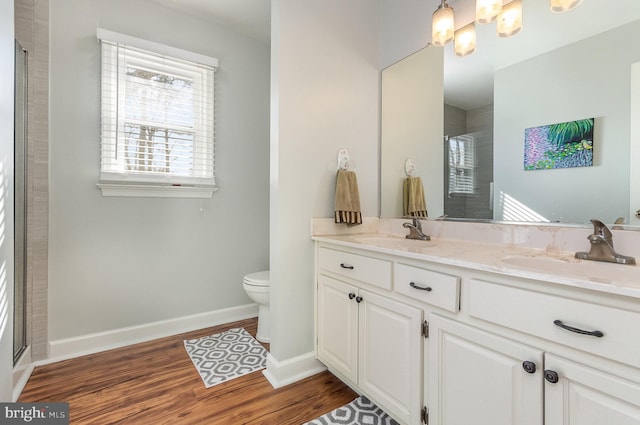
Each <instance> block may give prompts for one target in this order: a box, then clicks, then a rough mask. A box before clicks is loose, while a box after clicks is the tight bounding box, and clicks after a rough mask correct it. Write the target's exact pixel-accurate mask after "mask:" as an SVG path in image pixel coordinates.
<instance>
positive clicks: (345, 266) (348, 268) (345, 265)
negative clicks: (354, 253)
mask: <svg viewBox="0 0 640 425" xmlns="http://www.w3.org/2000/svg"><path fill="white" fill-rule="evenodd" d="M340 267H342V268H343V269H347V270H353V266H350V265H348V264H345V263H340Z"/></svg>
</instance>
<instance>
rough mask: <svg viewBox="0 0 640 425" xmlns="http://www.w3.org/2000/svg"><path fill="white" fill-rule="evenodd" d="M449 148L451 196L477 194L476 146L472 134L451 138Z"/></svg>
mask: <svg viewBox="0 0 640 425" xmlns="http://www.w3.org/2000/svg"><path fill="white" fill-rule="evenodd" d="M448 147H449V194H454V193H462V194H473V193H475V185H476V146H475V139H474V137H473V135H471V134H465V135H461V136H455V137H450V138H449V139H448Z"/></svg>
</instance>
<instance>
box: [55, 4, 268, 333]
mask: <svg viewBox="0 0 640 425" xmlns="http://www.w3.org/2000/svg"><path fill="white" fill-rule="evenodd" d="M97 27H102V28H105V29H109V30H113V31H116V32H121V33H125V34H129V35H132V36H134V37H139V38H143V39H148V40H151V41H154V42H158V43H164V44H167V45H170V46H174V47H178V48H181V49H185V50H191V51H194V52H197V53H201V54H205V55H210V56H213V57H216V58H218V60H219V61H220V69H219V70H218V72H217V73H216V96H217V101H216V111H217V114H216V150H215V152H216V177H217V183H218V185H219V187H220V189H219V190H218V192H216V193H215V194H214V195H213V198H212V199H207V200H197V199H176V198H173V199H171V198H165V199H154V198H105V197H102V195H101V193H100V191H99V190H98V188H97V187H96V183H97V181H98V174H99V165H98V164H99V162H98V161H99V143H100V139H99V131H98V130H99V123H100V107H99V105H100V102H99V93H100V80H99V75H100V47H99V44H98V43H97V42H96V28H97ZM50 108H51V116H50V118H51V130H50V131H51V133H50V134H51V147H50V152H51V157H50V160H51V163H50V178H51V180H50V223H51V224H50V240H49V253H50V257H49V262H50V263H49V264H50V267H49V272H50V275H49V277H50V280H49V308H50V311H49V325H50V339H51V340H58V339H62V338H68V337H73V336H78V335H84V334H88V333H93V332H100V331H105V330H112V329H117V328H121V327H126V326H134V325H140V324H146V323H149V322H154V321H159V320H164V319H171V318H176V317H181V316H186V315H190V314H196V313H201V312H208V311H213V310H218V309H223V308H227V307H232V306H238V305H243V304H247V303H249V302H250V301H249V299H248V298H247V297H246V294H245V292H244V290H243V288H242V276H243V275H244V274H246V273H249V272H253V271H257V270H263V269H267V268H268V266H269V253H268V240H269V229H268V226H269V210H268V208H269V185H268V176H269V46H268V45H267V44H264V43H261V42H258V41H255V40H253V39H251V38H247V37H245V36H243V35H240V34H238V33H234V32H232V31H229V30H228V29H225V28H223V27H216V26H214V25H212V24H210V23H208V22H204V21H202V20H199V19H198V18H196V17H190V16H184V15H181V14H179V13H177V12H175V11H174V10H169V9H165V8H163V7H162V6H159V5H158V4H157V3H155V2H150V1H145V0H138V1H135V2H131V1H127V0H95V1H84V0H65V1H55V2H52V3H51V100H50Z"/></svg>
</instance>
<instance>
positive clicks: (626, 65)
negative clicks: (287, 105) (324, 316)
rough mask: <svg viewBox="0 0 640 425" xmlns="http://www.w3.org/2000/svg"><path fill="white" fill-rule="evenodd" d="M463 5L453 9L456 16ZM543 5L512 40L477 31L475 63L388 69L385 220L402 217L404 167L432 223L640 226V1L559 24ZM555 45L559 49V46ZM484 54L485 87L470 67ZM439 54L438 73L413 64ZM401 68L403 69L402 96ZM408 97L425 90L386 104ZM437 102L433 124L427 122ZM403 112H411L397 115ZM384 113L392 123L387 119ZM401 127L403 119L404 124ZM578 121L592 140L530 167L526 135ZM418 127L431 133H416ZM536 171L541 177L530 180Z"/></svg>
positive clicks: (592, 9) (446, 51) (586, 11)
mask: <svg viewBox="0 0 640 425" xmlns="http://www.w3.org/2000/svg"><path fill="white" fill-rule="evenodd" d="M465 2H468V0H457V1H456V2H455V6H456V12H457V11H458V10H459V9H461V8H462V7H464V6H465V4H466V3H465ZM470 3H473V2H470ZM537 3H541V4H537ZM542 3H546V2H531V1H526V0H525V1H524V2H523V5H524V12H523V13H524V20H525V23H524V27H523V30H522V32H521V33H520V34H518V35H516V36H514V37H511V38H508V39H501V40H496V37H495V28H493V29H492V28H489V29H488V30H487V29H486V28H487V26H486V25H476V27H478V34H477V37H478V52H476V53H474V54H472V55H470V56H467V57H456V56H455V55H454V53H453V49H452V48H451V46H449V47H447V46H445V47H444V48H442V47H435V46H428V47H425V48H424V49H421V50H420V51H418V52H416V53H414V54H412V55H410V56H409V57H407V58H406V59H403V60H400V61H399V62H396V63H394V64H392V65H390V66H389V67H386V68H385V69H383V71H382V93H383V97H382V117H381V122H382V132H381V135H382V137H381V139H382V147H381V196H380V199H381V206H380V212H381V216H382V217H399V216H401V215H402V213H401V210H402V208H401V207H398V205H399V201H398V195H397V192H398V190H399V189H397V187H399V185H400V178H401V172H400V170H401V169H402V167H403V166H404V161H405V160H406V158H408V157H411V158H412V159H413V160H414V161H415V163H416V166H417V169H418V170H419V171H420V174H419V175H420V177H422V180H423V182H424V189H425V195H426V197H427V203H428V205H429V218H430V219H437V218H445V219H463V220H467V219H468V220H494V221H500V222H504V221H509V222H510V221H516V222H536V223H562V224H572V225H573V224H579V225H588V223H590V219H592V218H594V217H598V218H599V219H601V220H602V221H603V222H605V223H611V224H613V223H614V222H618V223H621V222H622V223H623V224H624V225H627V227H626V228H633V227H634V226H638V225H640V219H638V218H637V217H636V215H635V211H636V210H638V209H639V208H640V205H637V202H638V201H637V200H639V199H640V193H636V192H639V191H640V183H635V181H634V179H632V176H633V175H634V174H633V170H634V169H636V168H638V169H640V163H635V162H634V161H637V160H638V158H640V154H637V153H636V154H634V153H633V152H639V151H640V147H637V146H636V145H640V138H638V137H637V136H636V137H633V134H636V133H637V132H639V131H640V129H636V130H634V122H638V121H640V107H633V105H634V99H636V100H635V101H636V102H640V94H634V93H635V92H636V91H638V90H637V89H636V90H635V91H634V90H632V87H633V84H634V82H633V81H634V77H633V75H632V68H633V65H634V64H635V63H640V50H638V49H634V48H632V46H633V45H634V43H635V41H634V40H639V39H640V2H638V1H637V0H622V1H621V2H620V3H619V4H617V6H616V8H611V10H609V9H607V10H604V9H603V8H602V7H599V6H601V5H599V4H596V3H598V2H594V1H592V2H584V3H583V4H582V5H581V6H580V7H578V8H576V9H574V10H572V11H570V12H567V13H562V14H553V13H551V12H549V9H548V4H544V5H542ZM536 8H538V9H540V10H537V9H536ZM605 9H606V8H605ZM456 25H457V26H463V25H465V23H464V22H459V23H457V24H456ZM558 34H566V35H569V36H568V37H563V36H560V35H558ZM556 41H561V43H560V44H559V45H555V44H554V42H556ZM481 49H490V50H491V51H490V52H487V54H488V55H489V56H490V57H491V64H490V66H489V67H490V68H491V72H490V73H489V74H490V75H489V76H488V77H486V78H485V77H483V76H482V75H480V74H478V73H476V70H477V69H480V68H482V66H481V64H479V61H480V60H485V59H483V58H482V57H481V56H477V57H476V55H478V54H479V53H480V51H481ZM436 50H438V51H440V52H442V53H441V54H442V63H441V64H440V66H442V69H443V71H438V70H437V69H435V68H433V67H435V66H437V65H434V62H437V61H435V60H431V59H430V60H427V61H418V60H416V58H415V55H425V56H431V57H436V56H437V55H438V53H437V52H436ZM432 51H433V52H432ZM485 58H486V56H485ZM405 61H411V62H412V63H414V65H412V66H424V63H425V62H429V66H431V67H432V68H428V67H424V68H422V69H420V70H419V71H414V72H410V71H408V70H407V69H406V66H407V64H405V63H404V62H405ZM452 64H453V65H452ZM400 67H403V68H405V69H403V71H402V75H403V87H400V88H399V87H398V84H397V80H398V78H399V75H398V74H397V70H396V68H400ZM483 69H486V66H485V67H484V68H483ZM438 72H442V75H443V77H442V87H441V88H440V87H438V86H437V85H435V84H434V83H433V79H434V78H436V77H434V76H437V75H438ZM636 74H640V72H637V73H636ZM406 75H412V76H415V78H416V81H413V82H411V81H409V80H408V79H407V78H404V76H406ZM421 76H422V77H421ZM425 76H429V77H425ZM420 78H422V79H425V78H426V79H427V80H430V81H431V83H430V86H429V87H428V88H429V90H431V91H430V92H425V91H424V86H425V84H424V81H418V79H420ZM635 78H640V77H635ZM388 81H394V85H395V88H394V89H389V88H387V87H386V85H387V82H388ZM637 84H640V83H637ZM412 86H413V87H414V89H415V88H418V87H420V90H418V91H420V92H423V93H424V96H425V97H426V100H416V99H412V100H411V102H410V103H408V104H407V105H403V103H405V102H403V100H402V99H403V97H402V96H400V95H398V96H396V97H395V99H394V104H393V107H389V106H388V105H386V101H387V100H388V99H392V98H394V95H392V94H390V93H389V91H390V90H396V91H398V90H404V92H405V93H408V92H410V91H411V87H412ZM439 89H441V90H442V92H438V90H439ZM475 89H479V90H480V91H481V92H484V93H489V95H486V94H477V93H475V91H477V90H475ZM412 96H415V94H412ZM438 99H442V103H441V104H440V108H441V110H442V113H439V114H437V113H434V112H433V111H434V109H435V108H436V107H437V106H436V105H435V103H437V101H438ZM416 105H421V107H424V108H426V109H425V110H423V113H422V114H419V113H417V112H416V111H415V108H416ZM443 105H444V106H443ZM403 106H406V108H407V109H411V111H409V112H406V113H405V112H403V111H402V108H403ZM390 109H391V110H392V115H393V116H394V118H393V120H391V119H388V117H387V114H388V113H389V111H390ZM402 116H405V117H406V119H399V117H402ZM410 117H412V118H411V119H410ZM416 117H418V118H416ZM585 117H593V118H591V119H589V118H587V119H585ZM440 118H441V119H442V121H440V122H437V120H438V119H440ZM584 121H588V122H590V123H591V133H592V134H589V135H588V137H584V138H580V140H572V141H570V142H567V143H564V142H561V143H560V144H559V147H560V145H564V146H561V147H564V148H567V149H568V150H567V151H566V152H565V153H564V154H563V153H562V150H557V151H554V152H551V153H550V154H547V155H546V158H545V157H539V158H535V160H534V159H533V158H530V156H531V155H530V154H531V153H533V152H534V150H533V149H532V148H530V147H527V146H526V145H525V143H524V135H525V131H526V130H527V129H532V128H536V127H542V126H546V127H547V128H549V127H550V126H548V124H551V123H572V122H576V123H581V122H582V123H584ZM420 127H422V128H425V127H426V128H428V130H429V131H431V132H430V133H429V134H427V133H426V132H425V133H423V134H421V130H420ZM434 129H437V130H438V132H439V135H437V134H435V133H437V132H434V131H433V130H434ZM634 132H635V133H634ZM405 135H410V137H404V136H405ZM468 140H473V142H468ZM530 141H531V140H530ZM594 141H595V142H594ZM578 144H579V145H580V146H578ZM426 146H428V148H426ZM538 148H540V146H538ZM425 149H427V152H426V153H421V152H425ZM543 150H544V152H547V151H550V150H549V149H547V148H543ZM578 151H579V152H578ZM544 152H543V153H544ZM471 154H472V155H471ZM563 155H564V158H566V157H570V156H572V155H573V157H572V159H571V160H568V159H563ZM435 158H437V159H438V160H439V162H440V164H439V165H437V166H436V165H434V164H433V161H434V159H435ZM525 158H526V159H525ZM630 158H631V159H630ZM523 162H526V164H525V166H523ZM427 164H429V165H427ZM574 165H579V166H577V167H576V166H574ZM540 168H544V169H545V170H546V171H540V172H539V171H535V172H532V171H531V170H538V169H540ZM636 180H637V179H636ZM400 205H401V204H400Z"/></svg>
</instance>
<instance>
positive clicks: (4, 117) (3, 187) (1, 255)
mask: <svg viewBox="0 0 640 425" xmlns="http://www.w3.org/2000/svg"><path fill="white" fill-rule="evenodd" d="M13 8H14V2H13V0H1V1H0V58H2V59H1V60H0V158H1V161H0V167H1V168H0V181H1V182H2V183H1V184H0V197H1V198H2V200H3V202H2V205H3V209H2V210H0V213H1V217H2V221H1V222H0V225H1V227H2V229H3V232H2V234H1V235H0V236H1V238H2V243H0V265H1V267H0V268H1V269H2V273H0V294H2V296H0V377H2V378H1V379H0V401H3V402H6V401H12V391H13V382H12V379H11V376H12V372H13V305H12V304H13V303H12V300H13V214H12V213H11V211H12V210H13V176H12V172H13V127H14V126H13V75H14V70H13V63H14V58H13V52H14V44H13V43H14V41H13V40H14V24H13V10H14V9H13Z"/></svg>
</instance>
